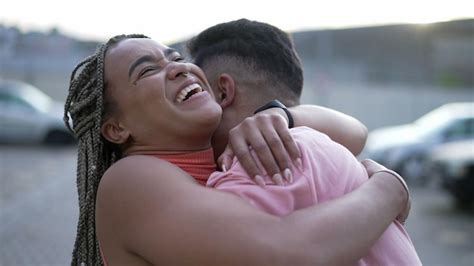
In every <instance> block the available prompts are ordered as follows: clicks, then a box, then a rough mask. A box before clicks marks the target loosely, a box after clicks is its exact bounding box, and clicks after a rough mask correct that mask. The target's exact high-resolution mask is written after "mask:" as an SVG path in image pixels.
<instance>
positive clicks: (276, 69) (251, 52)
mask: <svg viewBox="0 0 474 266" xmlns="http://www.w3.org/2000/svg"><path fill="white" fill-rule="evenodd" d="M187 48H188V52H189V54H190V55H191V56H192V57H193V59H194V63H195V64H197V65H198V66H200V67H203V66H204V65H205V64H207V63H209V62H211V61H215V60H216V59H217V60H219V59H221V60H222V58H226V60H224V61H229V60H227V59H229V58H230V59H231V60H238V61H239V63H241V64H240V65H242V64H243V65H245V66H248V67H249V68H251V69H252V72H251V73H252V74H253V75H262V73H263V74H264V76H265V77H266V80H267V82H268V83H269V84H271V86H277V87H279V88H282V91H281V92H282V93H283V94H284V95H286V96H290V97H291V98H294V99H291V100H293V101H296V102H298V101H299V97H300V96H301V90H302V88H303V70H302V67H301V62H300V59H299V57H298V55H297V53H296V51H295V49H294V45H293V42H292V40H291V38H290V36H289V35H288V34H287V33H285V32H284V31H282V30H280V29H278V28H277V27H274V26H272V25H270V24H267V23H262V22H257V21H250V20H247V19H240V20H235V21H231V22H227V23H221V24H218V25H215V26H213V27H210V28H208V29H207V30H205V31H203V32H201V33H200V34H199V35H197V36H196V37H194V38H193V39H191V40H190V41H189V42H188V44H187ZM275 89H278V88H275ZM282 100H284V99H282Z"/></svg>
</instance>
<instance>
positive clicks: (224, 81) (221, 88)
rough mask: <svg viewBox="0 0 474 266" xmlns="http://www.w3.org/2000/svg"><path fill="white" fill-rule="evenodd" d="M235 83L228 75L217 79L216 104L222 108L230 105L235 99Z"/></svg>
mask: <svg viewBox="0 0 474 266" xmlns="http://www.w3.org/2000/svg"><path fill="white" fill-rule="evenodd" d="M235 89H236V88H235V81H234V79H233V78H232V76H231V75H229V74H225V73H224V74H221V75H219V77H218V78H217V95H216V98H217V102H218V103H219V104H220V105H221V107H222V108H226V107H228V106H230V105H231V104H232V102H233V101H234V97H235Z"/></svg>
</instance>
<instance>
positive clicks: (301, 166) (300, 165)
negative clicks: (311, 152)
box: [295, 158, 303, 171]
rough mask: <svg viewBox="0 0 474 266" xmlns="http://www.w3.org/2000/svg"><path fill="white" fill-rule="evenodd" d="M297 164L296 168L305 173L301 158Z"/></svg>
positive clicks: (297, 160)
mask: <svg viewBox="0 0 474 266" xmlns="http://www.w3.org/2000/svg"><path fill="white" fill-rule="evenodd" d="M295 164H296V167H298V169H300V170H301V171H303V161H301V158H298V159H296V161H295Z"/></svg>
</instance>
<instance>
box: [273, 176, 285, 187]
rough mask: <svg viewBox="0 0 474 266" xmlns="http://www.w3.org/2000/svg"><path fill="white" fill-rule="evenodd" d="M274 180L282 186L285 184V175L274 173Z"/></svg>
mask: <svg viewBox="0 0 474 266" xmlns="http://www.w3.org/2000/svg"><path fill="white" fill-rule="evenodd" d="M273 181H275V183H276V184H277V185H280V186H283V185H284V184H283V177H282V176H281V175H280V174H274V175H273Z"/></svg>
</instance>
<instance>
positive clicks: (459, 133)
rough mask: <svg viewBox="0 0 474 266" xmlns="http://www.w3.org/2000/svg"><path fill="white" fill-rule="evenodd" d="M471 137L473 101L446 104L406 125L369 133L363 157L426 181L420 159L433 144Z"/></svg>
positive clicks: (473, 116) (473, 132)
mask: <svg viewBox="0 0 474 266" xmlns="http://www.w3.org/2000/svg"><path fill="white" fill-rule="evenodd" d="M464 139H474V102H464V103H449V104H445V105H443V106H441V107H439V108H437V109H435V110H433V111H431V112H429V113H427V114H425V115H424V116H422V117H420V118H419V119H417V120H416V121H415V122H413V123H411V124H406V125H400V126H393V127H385V128H380V129H376V130H374V131H372V132H370V133H369V136H368V138H367V144H366V147H365V148H364V151H363V153H362V154H363V156H364V157H366V158H371V159H373V160H376V161H378V162H380V163H382V164H383V165H385V166H387V167H388V168H391V169H393V170H395V171H397V172H399V173H400V174H401V175H402V176H403V177H405V178H406V179H407V180H408V181H420V182H423V181H425V180H424V179H423V178H424V177H426V175H424V173H423V160H424V159H425V156H426V155H427V154H428V153H429V151H430V150H431V149H432V148H434V147H435V146H437V145H439V144H442V143H446V142H451V141H456V140H464Z"/></svg>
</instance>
